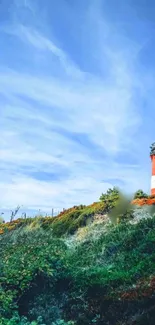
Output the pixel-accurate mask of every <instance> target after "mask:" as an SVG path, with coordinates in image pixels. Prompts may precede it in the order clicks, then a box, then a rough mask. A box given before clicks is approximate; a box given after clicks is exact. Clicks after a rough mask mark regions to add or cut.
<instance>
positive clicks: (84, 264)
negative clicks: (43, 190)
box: [0, 190, 155, 325]
mask: <svg viewBox="0 0 155 325" xmlns="http://www.w3.org/2000/svg"><path fill="white" fill-rule="evenodd" d="M114 193H115V195H114ZM116 194H117V193H116V191H115V190H114V192H111V191H109V192H108V195H109V196H110V199H109V200H110V201H108V199H107V197H106V200H107V201H104V200H103V201H102V200H101V201H100V202H95V203H93V204H92V205H90V206H79V207H74V208H72V209H68V210H66V211H63V213H61V214H60V215H59V216H57V217H54V218H51V217H46V218H43V217H36V218H33V219H31V218H29V219H18V220H14V221H12V222H11V223H6V224H2V225H1V226H0V229H1V231H2V234H1V236H0V325H60V324H62V325H72V324H76V325H91V324H97V325H101V324H105V325H109V324H110V325H118V324H119V325H124V324H131V325H132V324H139V325H142V324H144V323H145V325H154V322H153V319H154V317H155V308H154V303H155V296H154V292H155V270H154V265H155V248H154V247H155V245H154V244H155V230H154V229H155V216H153V214H152V215H150V214H149V212H148V215H147V218H145V215H146V211H144V208H138V213H140V211H141V214H143V215H144V218H142V217H141V218H139V219H138V218H137V217H136V223H134V222H133V223H132V222H130V221H131V220H132V219H133V218H134V215H135V210H134V212H133V210H132V209H131V206H130V204H129V202H128V200H124V199H123V200H122V198H121V200H120V194H119V197H118V196H117V195H116ZM113 195H114V196H113ZM112 196H113V199H114V204H112V202H113V201H112ZM109 202H110V203H109ZM107 204H110V210H109V211H110V212H109V216H110V218H113V217H114V218H115V216H116V217H118V218H117V219H119V222H116V223H115V222H113V223H108V224H105V220H104V216H105V211H107ZM108 207H109V205H108ZM127 208H128V209H127ZM108 209H109V208H108ZM97 215H99V216H100V217H101V220H100V222H99V223H96V219H95V216H97ZM102 218H103V219H102ZM102 220H103V221H104V222H102ZM120 221H121V222H120ZM77 230H78V232H77ZM83 230H86V231H85V232H83V239H82V240H78V238H79V237H78V236H79V234H80V231H81V232H82V231H83ZM69 240H70V243H69ZM68 243H69V244H68Z"/></svg>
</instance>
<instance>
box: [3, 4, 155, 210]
mask: <svg viewBox="0 0 155 325" xmlns="http://www.w3.org/2000/svg"><path fill="white" fill-rule="evenodd" d="M0 49H1V51H0V129H1V137H0V157H1V158H0V192H1V196H0V207H1V211H5V212H6V211H9V210H11V209H14V208H15V207H16V206H17V205H18V204H19V205H22V206H23V210H24V211H29V213H31V212H32V211H35V210H38V209H41V211H45V212H47V213H48V212H50V211H51V209H52V207H53V208H55V209H59V210H60V209H62V208H67V207H70V206H73V205H78V204H81V203H82V204H89V203H92V202H94V201H96V200H98V198H99V196H100V194H101V193H102V192H105V191H106V190H107V189H108V188H109V187H113V186H114V185H116V186H120V187H121V188H122V189H123V190H124V191H126V192H128V193H132V192H133V191H135V190H137V189H139V188H142V189H143V190H145V191H147V192H149V191H150V176H151V162H150V158H149V146H150V144H151V143H152V142H154V141H155V127H154V123H155V122H154V121H155V96H154V94H155V3H154V1H151V0H149V1H147V2H146V1H145V0H126V1H124V0H117V1H115V0H108V1H104V0H103V1H102V0H95V1H94V0H85V1H83V0H77V1H76V0H75V1H74V0H59V1H55V0H35V1H32V0H1V2H0Z"/></svg>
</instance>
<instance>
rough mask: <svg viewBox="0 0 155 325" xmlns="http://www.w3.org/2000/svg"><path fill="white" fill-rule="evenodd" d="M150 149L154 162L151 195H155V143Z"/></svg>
mask: <svg viewBox="0 0 155 325" xmlns="http://www.w3.org/2000/svg"><path fill="white" fill-rule="evenodd" d="M150 148H151V152H150V157H151V161H152V176H151V195H155V142H154V143H153V144H152V145H151V147H150Z"/></svg>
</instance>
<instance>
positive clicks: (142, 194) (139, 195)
mask: <svg viewBox="0 0 155 325" xmlns="http://www.w3.org/2000/svg"><path fill="white" fill-rule="evenodd" d="M147 198H148V195H147V194H146V193H145V192H143V191H142V190H138V191H136V192H135V194H134V200H136V199H147Z"/></svg>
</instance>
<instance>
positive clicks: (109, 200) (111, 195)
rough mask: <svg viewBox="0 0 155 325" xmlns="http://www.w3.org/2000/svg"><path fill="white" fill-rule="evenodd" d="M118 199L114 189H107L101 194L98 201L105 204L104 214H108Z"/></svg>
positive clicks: (117, 191) (118, 196) (116, 191)
mask: <svg viewBox="0 0 155 325" xmlns="http://www.w3.org/2000/svg"><path fill="white" fill-rule="evenodd" d="M119 198H120V192H119V190H118V189H117V188H116V187H114V188H113V189H109V190H108V191H107V193H105V194H102V195H101V196H100V201H102V202H103V203H104V204H105V207H106V212H109V211H110V210H111V209H112V208H113V207H114V206H115V205H116V203H117V201H118V200H119Z"/></svg>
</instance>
